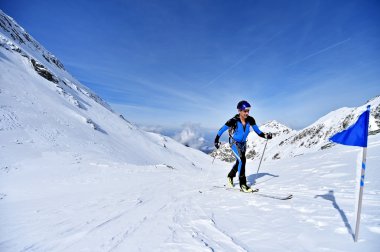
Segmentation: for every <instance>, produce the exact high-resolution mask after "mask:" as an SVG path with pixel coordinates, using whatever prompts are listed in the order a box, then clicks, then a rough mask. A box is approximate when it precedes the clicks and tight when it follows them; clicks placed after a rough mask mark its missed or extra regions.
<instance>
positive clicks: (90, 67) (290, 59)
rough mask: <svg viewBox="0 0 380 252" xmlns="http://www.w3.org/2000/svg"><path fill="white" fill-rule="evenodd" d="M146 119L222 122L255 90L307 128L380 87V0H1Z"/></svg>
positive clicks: (115, 103) (260, 99)
mask: <svg viewBox="0 0 380 252" xmlns="http://www.w3.org/2000/svg"><path fill="white" fill-rule="evenodd" d="M0 9H2V10H3V11H4V12H5V13H7V14H8V15H10V16H11V17H13V18H14V19H15V20H16V21H17V22H18V23H19V24H20V25H21V26H23V27H24V28H25V29H26V30H27V31H28V32H29V33H30V34H31V35H32V36H33V37H34V38H35V39H37V40H38V41H39V42H40V43H41V44H42V45H43V46H44V47H46V48H47V49H48V50H49V51H51V52H52V53H53V54H55V55H56V56H57V57H58V58H59V59H60V60H61V61H62V62H63V64H64V65H65V67H66V69H67V70H68V71H69V72H70V73H71V74H72V75H73V76H74V77H76V78H77V79H78V80H79V81H81V82H82V83H83V84H85V85H86V86H88V87H89V88H91V89H92V90H94V91H95V92H96V93H97V94H99V95H100V96H101V97H102V98H104V99H105V100H106V101H107V102H108V103H109V104H111V106H112V107H113V108H114V109H115V110H116V111H118V112H119V113H122V114H124V115H125V117H126V118H127V119H128V120H130V121H133V122H135V123H138V124H140V125H151V126H154V125H161V126H164V127H168V128H169V127H172V128H173V127H180V126H181V125H182V124H184V123H195V124H198V125H200V126H202V127H207V128H214V129H218V128H219V127H221V126H222V125H223V124H224V123H225V122H226V120H227V119H229V118H230V117H231V116H233V115H234V114H235V113H236V103H237V102H238V101H239V100H241V99H246V100H248V101H249V102H250V103H251V104H252V110H251V115H252V116H254V117H255V118H256V121H257V122H258V123H259V124H262V123H264V122H266V121H268V120H272V119H275V120H278V121H280V122H281V123H284V124H285V125H287V126H290V127H292V128H295V129H301V128H303V127H306V126H308V125H309V124H311V123H313V122H314V121H316V120H317V119H318V118H319V117H321V116H323V115H324V114H326V113H328V112H330V111H332V110H335V109H338V108H340V107H344V106H348V107H353V106H359V105H362V104H364V103H365V102H366V101H367V100H368V99H370V98H372V97H374V96H376V95H379V94H380V28H379V27H380V15H379V14H378V13H379V10H380V2H379V1H363V0H361V1H350V0H345V1H327V0H324V1H311V0H308V1H301V0H299V1H285V0H281V1H253V0H252V1H249V0H247V1H239V0H237V1H206V0H187V1H181V0H172V1H166V0H160V1H145V0H144V1H122V0H118V1H115V0H114V1H112V0H110V1H89V0H87V1H84V0H76V1H55V0H51V1H42V0H14V1H13V0H12V1H10V0H0Z"/></svg>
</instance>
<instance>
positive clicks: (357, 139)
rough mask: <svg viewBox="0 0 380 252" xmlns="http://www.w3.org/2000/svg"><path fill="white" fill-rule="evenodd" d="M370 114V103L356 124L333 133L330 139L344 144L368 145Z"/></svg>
mask: <svg viewBox="0 0 380 252" xmlns="http://www.w3.org/2000/svg"><path fill="white" fill-rule="evenodd" d="M369 114H370V105H368V106H367V110H366V111H365V112H363V113H362V114H361V115H360V116H359V118H358V120H357V121H356V123H355V124H354V125H351V126H350V127H349V128H348V129H346V130H343V131H341V132H339V133H337V134H335V135H333V136H332V137H330V138H329V140H330V141H332V142H335V143H338V144H343V145H350V146H359V147H367V144H368V125H369Z"/></svg>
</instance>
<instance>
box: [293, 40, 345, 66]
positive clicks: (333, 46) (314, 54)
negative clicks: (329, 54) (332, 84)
mask: <svg viewBox="0 0 380 252" xmlns="http://www.w3.org/2000/svg"><path fill="white" fill-rule="evenodd" d="M350 40H351V38H348V39H345V40H343V41H340V42H338V43H335V44H333V45H331V46H328V47H326V48H324V49H322V50H319V51H317V52H315V53H312V54H310V55H307V56H306V57H304V58H302V59H300V60H297V61H295V62H293V63H292V64H290V65H288V67H292V66H294V65H297V64H299V63H301V62H303V61H305V60H308V59H310V58H312V57H314V56H317V55H319V54H321V53H324V52H326V51H328V50H331V49H333V48H335V47H338V46H340V45H342V44H345V43H347V42H348V41H350Z"/></svg>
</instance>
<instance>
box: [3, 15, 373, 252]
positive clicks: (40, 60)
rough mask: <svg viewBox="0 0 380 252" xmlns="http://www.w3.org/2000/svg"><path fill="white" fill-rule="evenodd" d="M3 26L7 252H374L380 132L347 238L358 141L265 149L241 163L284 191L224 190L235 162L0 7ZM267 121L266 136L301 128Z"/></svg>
mask: <svg viewBox="0 0 380 252" xmlns="http://www.w3.org/2000/svg"><path fill="white" fill-rule="evenodd" d="M0 24H1V27H0V41H1V43H0V251H1V252H3V251H4V252H8V251H75V252H76V251H369V252H371V251H378V248H379V242H378V241H379V239H380V221H379V220H380V213H379V211H378V209H379V207H380V200H379V195H380V183H379V180H378V179H377V178H378V177H379V176H380V170H379V169H376V165H377V164H378V163H379V162H380V156H379V155H378V153H379V152H380V134H377V135H372V136H370V139H369V146H368V156H367V160H368V162H367V174H366V186H365V194H364V199H363V209H362V222H361V229H360V236H359V242H358V243H354V242H353V239H352V233H353V230H354V224H355V213H354V212H355V211H354V205H355V203H354V194H355V184H356V185H357V184H358V183H355V176H356V175H355V167H356V164H355V163H356V162H355V161H356V159H358V158H357V157H356V156H357V154H356V153H357V152H358V151H360V149H359V148H351V149H350V148H348V149H347V148H346V146H334V147H332V148H328V149H325V150H324V151H323V152H322V151H321V152H311V153H305V154H304V155H302V156H298V157H294V158H288V159H280V160H277V159H275V160H272V159H268V160H266V161H264V162H263V166H262V169H261V172H260V173H259V174H257V175H256V168H257V162H253V161H251V160H248V162H247V165H246V175H247V179H248V181H249V183H251V184H253V183H256V185H255V186H256V187H258V188H260V193H262V194H267V195H268V194H269V195H272V196H273V195H283V194H287V193H293V195H294V196H293V198H292V199H291V200H287V201H281V200H274V199H271V198H267V197H263V196H262V195H261V196H260V194H258V193H256V194H244V193H240V192H238V191H236V192H235V191H232V190H225V189H224V188H223V186H222V185H223V184H224V183H225V182H226V181H225V180H226V174H227V173H228V171H229V169H230V167H231V164H229V163H226V162H222V161H220V160H215V162H214V163H212V159H211V157H210V156H208V155H206V154H204V153H202V152H200V151H197V150H194V149H192V148H188V147H185V146H184V145H182V144H179V143H178V142H176V141H174V140H172V139H171V138H167V137H163V136H161V135H159V134H154V133H147V132H146V131H143V130H141V129H139V128H137V127H136V126H134V125H132V124H131V123H129V122H128V121H127V120H125V119H124V118H123V117H121V116H120V115H118V114H115V113H114V112H113V111H112V109H111V108H110V107H109V106H108V105H107V104H106V103H105V102H104V101H103V100H102V99H101V98H100V97H99V96H97V95H96V94H95V93H93V92H92V91H91V90H89V89H88V88H86V87H85V86H83V85H81V83H79V82H78V81H77V80H76V79H75V78H74V77H73V76H71V75H70V74H69V73H68V72H67V71H66V70H65V69H64V67H63V64H62V63H61V62H60V61H59V60H58V59H57V58H56V57H54V56H53V55H52V54H51V53H49V52H48V51H47V50H46V49H44V48H43V46H42V45H40V44H39V43H38V42H37V41H36V40H34V39H33V38H32V36H30V35H29V34H27V33H26V31H24V30H23V29H22V28H21V27H20V26H18V25H17V23H16V22H15V21H14V20H13V19H12V18H10V17H8V16H7V15H5V14H4V13H3V12H1V11H0ZM358 113H359V112H358ZM127 116H128V115H126V117H127ZM265 127H269V128H268V131H269V129H270V131H272V132H275V133H276V138H275V139H273V140H272V141H271V142H272V143H275V142H278V144H280V141H284V142H285V140H287V139H289V137H293V136H295V135H296V134H297V132H295V131H293V130H291V129H289V128H287V127H285V126H283V125H281V124H279V123H277V122H274V121H273V122H270V123H268V124H267V125H266V126H262V129H263V130H267V129H266V128H265ZM298 133H299V132H298ZM252 135H253V134H252ZM256 140H257V139H256V138H255V139H254V140H252V147H253V144H257V146H256V147H257V149H256V147H255V148H254V150H256V151H257V153H260V150H259V147H260V146H259V145H258V143H254V142H253V141H256ZM301 140H302V141H306V138H301ZM297 141H298V140H295V142H297ZM262 143H263V142H261V144H262ZM297 143H298V142H297ZM250 144H251V143H250ZM283 145H284V144H283ZM261 146H262V145H261ZM290 146H291V145H289V148H290ZM295 146H296V145H294V147H295ZM321 146H322V145H321ZM271 148H272V147H271V146H270V144H269V143H268V150H270V149H271ZM273 148H274V149H273V153H274V151H276V149H277V147H273ZM294 151H295V152H296V150H294ZM251 154H252V155H255V153H251ZM359 159H360V157H359ZM372 168H373V169H372ZM235 182H236V181H235ZM218 186H219V187H218Z"/></svg>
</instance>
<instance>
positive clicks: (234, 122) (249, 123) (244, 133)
mask: <svg viewBox="0 0 380 252" xmlns="http://www.w3.org/2000/svg"><path fill="white" fill-rule="evenodd" d="M250 127H252V129H253V130H254V131H255V132H256V134H257V135H259V136H261V137H264V133H263V132H261V130H260V129H259V127H258V126H257V125H256V121H255V119H253V117H251V116H248V117H247V119H246V120H245V126H243V124H242V122H241V120H240V117H239V114H236V115H235V116H234V117H232V118H231V119H230V120H228V121H227V122H226V124H224V125H223V127H222V128H220V130H219V131H218V136H219V137H220V136H222V134H223V133H224V132H225V131H226V130H227V129H229V128H232V136H231V137H232V138H233V140H235V141H236V142H239V143H243V142H245V141H247V137H248V134H249V131H250Z"/></svg>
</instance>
